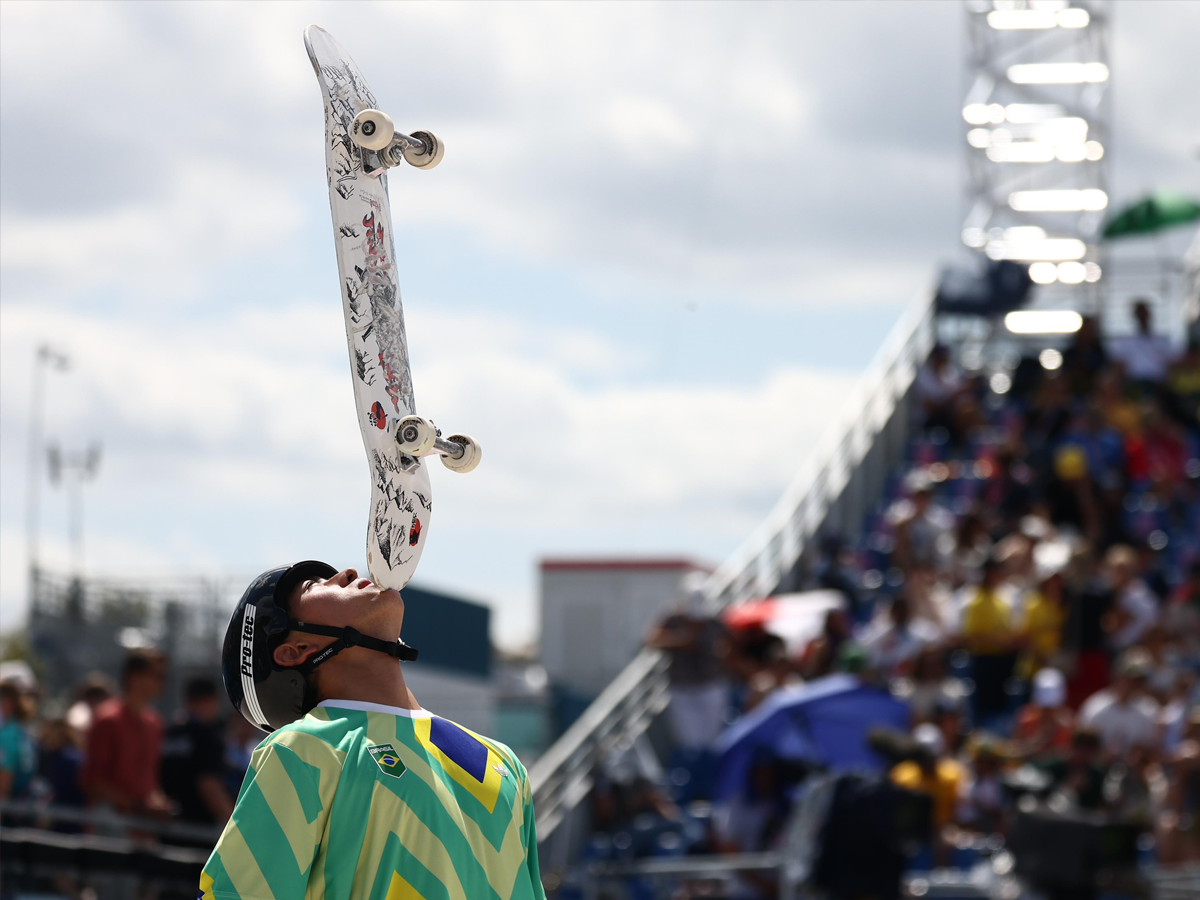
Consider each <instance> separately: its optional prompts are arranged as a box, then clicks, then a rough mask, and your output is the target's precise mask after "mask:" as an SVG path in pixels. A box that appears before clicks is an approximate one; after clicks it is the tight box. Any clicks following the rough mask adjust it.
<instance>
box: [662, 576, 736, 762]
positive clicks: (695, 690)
mask: <svg viewBox="0 0 1200 900" xmlns="http://www.w3.org/2000/svg"><path fill="white" fill-rule="evenodd" d="M683 590H684V601H683V604H682V605H681V606H680V608H679V609H678V610H677V611H676V612H674V613H672V614H671V615H669V616H667V617H666V618H665V619H664V620H663V621H662V622H660V623H659V624H658V625H656V626H655V627H654V628H653V629H652V630H651V632H650V634H649V636H648V637H647V638H646V644H647V645H648V646H650V647H656V648H658V649H659V650H662V651H664V652H665V653H666V654H667V656H668V657H669V659H670V666H669V668H668V670H667V674H668V678H669V679H670V684H671V687H670V698H671V699H670V705H669V706H668V709H667V717H668V720H669V721H670V725H671V732H672V734H673V735H674V737H675V743H676V746H677V747H678V748H679V749H681V750H684V751H708V750H709V749H710V748H711V747H712V744H713V741H715V740H716V738H717V735H718V734H720V733H721V730H722V729H723V728H724V727H725V711H726V709H727V707H728V705H729V696H728V695H729V688H728V684H727V682H726V679H725V671H724V663H725V660H726V658H727V657H728V655H729V635H728V632H727V631H726V630H725V626H724V625H722V624H721V622H720V620H719V619H716V618H714V617H712V616H710V615H708V614H707V612H706V610H705V606H704V604H705V598H704V595H703V593H702V592H701V590H700V587H699V585H698V584H692V583H690V582H689V583H688V584H686V585H684V587H683Z"/></svg>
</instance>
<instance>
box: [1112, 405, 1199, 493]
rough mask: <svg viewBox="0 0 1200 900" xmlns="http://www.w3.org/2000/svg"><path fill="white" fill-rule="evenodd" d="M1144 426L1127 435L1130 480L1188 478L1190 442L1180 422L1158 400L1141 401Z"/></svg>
mask: <svg viewBox="0 0 1200 900" xmlns="http://www.w3.org/2000/svg"><path fill="white" fill-rule="evenodd" d="M1141 416H1142V427H1141V429H1139V430H1138V431H1137V432H1136V433H1134V434H1131V435H1129V437H1127V438H1126V439H1125V452H1126V456H1127V458H1128V463H1127V466H1128V470H1129V480H1130V481H1132V482H1133V483H1134V484H1146V483H1166V484H1167V485H1177V484H1181V483H1182V482H1183V481H1184V480H1185V479H1186V478H1187V475H1186V471H1187V469H1186V466H1187V461H1188V445H1187V440H1186V438H1185V435H1184V433H1183V430H1182V429H1181V428H1180V426H1179V424H1178V423H1177V422H1176V421H1175V420H1173V419H1170V418H1168V417H1167V416H1165V415H1164V414H1163V412H1162V407H1160V406H1159V404H1158V402H1157V401H1155V400H1144V401H1143V402H1142V404H1141Z"/></svg>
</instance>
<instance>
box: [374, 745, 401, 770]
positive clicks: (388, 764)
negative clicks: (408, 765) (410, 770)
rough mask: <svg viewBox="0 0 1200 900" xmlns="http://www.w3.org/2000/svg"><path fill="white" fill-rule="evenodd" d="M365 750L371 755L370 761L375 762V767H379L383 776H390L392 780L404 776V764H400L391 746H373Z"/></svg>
mask: <svg viewBox="0 0 1200 900" xmlns="http://www.w3.org/2000/svg"><path fill="white" fill-rule="evenodd" d="M367 749H368V750H369V751H370V753H371V759H373V760H375V765H377V766H379V768H380V770H381V771H382V772H383V774H385V775H391V776H392V777H393V778H399V777H400V776H401V775H403V774H404V772H405V768H404V763H402V762H400V754H399V753H397V752H396V748H395V747H393V746H392V745H391V744H375V745H373V746H371V747H368V748H367Z"/></svg>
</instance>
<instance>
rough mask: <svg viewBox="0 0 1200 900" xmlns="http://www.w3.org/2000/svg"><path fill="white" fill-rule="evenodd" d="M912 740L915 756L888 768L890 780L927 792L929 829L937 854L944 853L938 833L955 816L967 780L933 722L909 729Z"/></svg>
mask: <svg viewBox="0 0 1200 900" xmlns="http://www.w3.org/2000/svg"><path fill="white" fill-rule="evenodd" d="M913 741H914V742H915V744H916V753H915V758H914V759H910V760H905V761H904V762H902V763H899V764H898V765H896V766H895V767H894V768H893V769H892V771H891V779H892V782H893V783H894V784H896V785H897V786H899V787H902V788H905V789H906V790H910V791H914V792H916V793H918V794H927V795H928V796H929V797H930V798H931V799H932V801H933V816H932V818H933V829H934V836H935V848H937V849H936V852H937V855H938V856H944V855H945V852H944V851H945V848H944V847H941V846H939V845H940V844H941V836H942V834H943V832H944V831H945V829H946V826H948V825H950V824H952V823H953V822H954V821H955V819H956V816H957V813H958V808H959V804H960V803H961V801H962V798H963V793H964V791H965V789H966V784H967V772H966V770H965V769H964V768H963V766H962V764H961V763H959V762H958V761H957V760H955V759H954V758H952V757H951V756H949V755H948V754H947V752H946V745H945V742H944V741H943V739H942V732H941V731H940V730H939V729H938V728H937V726H936V725H931V724H924V725H918V726H917V727H916V728H915V729H913Z"/></svg>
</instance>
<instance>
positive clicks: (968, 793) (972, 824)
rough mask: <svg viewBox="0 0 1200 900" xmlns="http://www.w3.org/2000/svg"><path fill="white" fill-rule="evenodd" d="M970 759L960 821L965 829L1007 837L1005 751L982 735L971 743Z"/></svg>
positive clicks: (988, 736)
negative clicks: (1004, 782)
mask: <svg viewBox="0 0 1200 900" xmlns="http://www.w3.org/2000/svg"><path fill="white" fill-rule="evenodd" d="M969 759H970V766H969V767H968V773H969V777H968V778H967V782H966V785H965V786H964V788H963V799H962V804H961V806H960V808H959V811H958V817H959V819H960V820H961V821H962V823H963V824H964V825H966V826H967V827H969V828H970V829H972V830H973V831H977V832H979V833H981V834H1005V833H1007V831H1008V813H1009V809H1008V802H1007V797H1006V794H1005V790H1004V785H1003V783H1002V781H1001V778H1002V776H1003V774H1004V762H1005V751H1004V748H1002V746H1001V745H1000V743H999V742H998V741H996V740H995V739H994V738H993V737H992V736H991V735H988V734H986V733H981V734H978V735H976V736H975V737H974V738H973V739H972V740H971V742H970V748H969Z"/></svg>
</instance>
